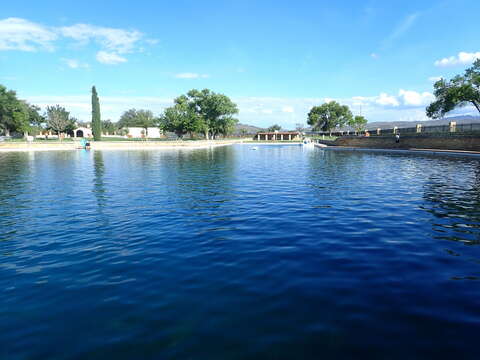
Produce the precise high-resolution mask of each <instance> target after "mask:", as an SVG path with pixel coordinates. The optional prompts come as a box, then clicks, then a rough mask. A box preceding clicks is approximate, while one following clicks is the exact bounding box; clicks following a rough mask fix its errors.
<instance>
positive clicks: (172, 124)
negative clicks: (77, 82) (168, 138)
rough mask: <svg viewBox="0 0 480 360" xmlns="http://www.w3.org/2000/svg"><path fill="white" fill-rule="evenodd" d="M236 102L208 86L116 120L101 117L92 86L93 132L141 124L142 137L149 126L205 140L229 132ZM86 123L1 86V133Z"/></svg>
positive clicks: (62, 131) (62, 128)
mask: <svg viewBox="0 0 480 360" xmlns="http://www.w3.org/2000/svg"><path fill="white" fill-rule="evenodd" d="M237 113H238V107H237V105H236V104H235V103H234V102H233V101H232V100H230V98H229V97H228V96H226V95H223V94H219V93H215V92H213V91H211V90H209V89H204V90H196V89H193V90H190V91H189V92H188V93H186V94H184V95H181V96H179V97H177V98H175V100H174V104H173V106H170V107H168V108H166V109H165V110H164V111H163V113H161V114H160V115H158V116H155V115H154V114H153V112H152V111H150V110H143V109H138V110H137V109H129V110H127V111H125V112H124V113H123V114H122V115H121V117H120V119H119V121H118V122H117V123H114V122H112V121H111V120H103V121H102V120H101V114H100V102H99V98H98V94H97V90H96V88H95V86H94V87H92V122H91V125H92V133H93V136H94V139H95V140H100V139H101V135H102V133H103V132H108V133H109V134H114V133H119V132H120V133H122V132H123V133H126V132H127V131H128V128H129V127H141V128H143V129H144V134H145V136H148V129H149V128H152V127H158V128H160V130H162V131H164V132H173V133H175V134H176V135H177V136H178V137H180V138H183V136H184V135H185V134H190V135H191V136H193V135H194V134H201V135H202V136H204V137H205V138H206V139H215V138H217V137H218V136H219V135H222V136H226V135H228V134H230V133H231V132H232V131H233V130H234V128H235V125H236V124H237V123H238V120H237V119H236V118H235V117H234V115H235V114H237ZM81 125H83V126H86V125H87V124H86V123H82V122H80V121H78V120H77V119H76V118H75V117H73V116H71V115H70V112H69V111H67V110H66V109H65V108H64V107H62V106H60V105H54V106H48V107H47V108H46V111H45V112H44V113H43V114H41V113H40V108H39V107H37V106H34V105H31V104H28V103H27V102H26V101H24V100H20V99H18V98H17V95H16V93H15V92H14V91H12V90H7V88H6V87H4V86H2V85H0V133H1V132H3V133H4V134H6V135H10V134H11V133H22V134H28V133H38V132H40V131H43V130H51V131H53V132H55V133H56V134H58V135H61V134H65V133H69V132H72V131H73V130H74V129H75V128H76V127H77V126H81Z"/></svg>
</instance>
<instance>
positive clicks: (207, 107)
mask: <svg viewBox="0 0 480 360" xmlns="http://www.w3.org/2000/svg"><path fill="white" fill-rule="evenodd" d="M185 97H186V102H187V103H188V106H189V107H190V108H193V109H194V111H195V113H196V114H197V115H198V120H200V121H201V122H202V126H201V128H202V130H203V133H204V134H205V138H206V139H207V140H208V139H209V138H212V139H215V138H216V137H217V136H218V135H219V134H221V135H223V136H226V135H228V134H230V133H231V132H232V131H233V130H234V128H235V124H237V123H238V120H237V119H236V118H234V117H233V115H235V114H237V113H238V108H237V105H236V104H235V103H234V102H232V100H230V98H229V97H228V96H226V95H223V94H217V93H215V92H213V91H211V90H209V89H203V90H201V91H199V90H196V89H193V90H190V91H189V92H188V93H187V95H186V96H185Z"/></svg>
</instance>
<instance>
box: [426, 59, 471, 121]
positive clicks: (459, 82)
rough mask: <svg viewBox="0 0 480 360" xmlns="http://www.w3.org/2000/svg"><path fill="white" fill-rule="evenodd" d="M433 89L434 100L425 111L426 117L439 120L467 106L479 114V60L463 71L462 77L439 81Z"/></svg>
mask: <svg viewBox="0 0 480 360" xmlns="http://www.w3.org/2000/svg"><path fill="white" fill-rule="evenodd" d="M433 87H434V91H433V94H434V95H435V98H436V100H435V101H433V102H432V103H431V104H430V105H428V107H427V109H426V113H427V116H428V117H430V118H433V119H437V118H441V117H443V116H444V115H445V114H446V113H448V112H449V111H452V110H453V109H455V108H456V107H461V106H466V105H469V104H470V105H473V106H474V107H475V108H476V109H477V111H478V112H480V59H477V60H476V61H475V62H474V63H473V65H472V67H470V68H468V69H467V70H465V74H464V75H457V76H455V77H454V78H453V79H451V80H450V81H447V80H445V79H440V80H438V81H437V82H436V83H435V84H434V85H433Z"/></svg>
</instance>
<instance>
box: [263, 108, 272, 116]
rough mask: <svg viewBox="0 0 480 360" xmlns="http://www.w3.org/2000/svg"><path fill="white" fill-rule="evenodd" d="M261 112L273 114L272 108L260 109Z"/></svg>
mask: <svg viewBox="0 0 480 360" xmlns="http://www.w3.org/2000/svg"><path fill="white" fill-rule="evenodd" d="M261 113H262V114H268V115H270V114H273V110H272V109H262V110H261Z"/></svg>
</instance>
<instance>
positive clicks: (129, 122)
mask: <svg viewBox="0 0 480 360" xmlns="http://www.w3.org/2000/svg"><path fill="white" fill-rule="evenodd" d="M157 125H158V119H157V118H155V116H154V115H153V113H152V112H151V111H150V110H141V109H140V110H137V109H129V110H127V111H125V112H124V113H123V114H122V116H121V117H120V120H119V121H118V122H117V126H118V128H119V129H122V128H129V127H141V128H143V129H144V132H145V135H146V136H148V128H149V127H155V126H157Z"/></svg>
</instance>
